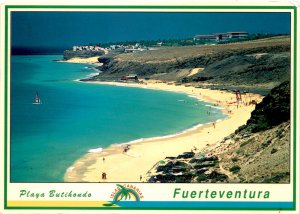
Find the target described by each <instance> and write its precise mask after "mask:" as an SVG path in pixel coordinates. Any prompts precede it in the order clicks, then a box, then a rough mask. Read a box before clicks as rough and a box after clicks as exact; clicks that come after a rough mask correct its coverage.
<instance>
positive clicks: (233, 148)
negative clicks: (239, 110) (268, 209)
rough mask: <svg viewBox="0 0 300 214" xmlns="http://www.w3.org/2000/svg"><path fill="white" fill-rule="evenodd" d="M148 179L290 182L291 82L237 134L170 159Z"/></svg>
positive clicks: (268, 99) (273, 93)
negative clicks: (204, 147)
mask: <svg viewBox="0 0 300 214" xmlns="http://www.w3.org/2000/svg"><path fill="white" fill-rule="evenodd" d="M174 172H175V173H174ZM148 181H149V182H157V181H159V182H242V183H252V182H254V183H288V182H289V181H290V83H289V82H288V81H287V82H284V83H282V84H280V85H279V86H277V87H275V88H274V89H272V90H271V93H270V94H269V95H267V96H266V97H265V98H264V99H263V101H262V102H261V103H260V104H258V105H257V106H256V108H255V110H254V111H253V112H252V114H251V118H250V119H249V120H248V121H247V124H246V125H244V126H241V127H240V128H239V129H237V130H236V132H235V133H233V134H231V135H230V136H228V137H226V138H225V139H223V140H222V141H221V142H218V143H217V144H216V145H213V146H209V147H207V148H206V149H204V150H203V151H201V152H199V153H197V154H195V153H188V154H183V155H179V156H177V157H176V158H173V159H172V160H169V159H168V158H166V160H165V163H163V164H161V163H158V165H157V167H156V168H154V169H152V170H151V172H150V174H149V178H148Z"/></svg>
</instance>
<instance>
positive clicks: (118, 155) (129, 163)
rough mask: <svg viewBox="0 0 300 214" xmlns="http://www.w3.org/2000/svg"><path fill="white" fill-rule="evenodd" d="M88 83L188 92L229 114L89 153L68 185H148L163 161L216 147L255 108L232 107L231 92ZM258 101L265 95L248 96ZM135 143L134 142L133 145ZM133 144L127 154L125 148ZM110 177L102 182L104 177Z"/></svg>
mask: <svg viewBox="0 0 300 214" xmlns="http://www.w3.org/2000/svg"><path fill="white" fill-rule="evenodd" d="M83 83H86V84H105V85H114V86H122V87H138V88H145V89H152V90H163V91H171V92H177V93H185V94H187V95H188V96H191V97H194V98H196V99H199V100H202V101H205V102H209V103H212V104H213V105H212V107H217V108H221V109H222V111H223V112H224V113H225V114H227V117H226V118H225V119H223V120H218V121H216V122H214V123H209V124H198V125H196V126H194V127H192V128H189V129H186V130H183V131H181V132H179V133H174V134H171V135H168V136H158V137H153V138H149V139H137V140H135V141H131V142H128V143H123V144H116V145H111V146H109V147H108V148H105V149H103V150H102V149H100V148H98V150H97V149H96V150H94V152H90V153H87V154H85V155H84V156H83V157H81V158H80V159H78V160H76V161H75V162H74V164H73V165H72V166H71V167H69V168H68V169H67V171H66V173H65V176H64V181H65V182H144V181H145V178H146V177H147V172H148V171H149V170H150V169H151V168H152V167H153V166H154V165H155V164H156V163H157V162H159V161H160V160H163V159H164V158H165V157H168V156H177V155H179V154H181V153H183V152H188V151H191V150H192V149H193V148H197V150H196V151H195V152H200V151H201V150H203V149H205V148H207V147H208V146H212V145H215V144H217V143H218V142H219V141H221V140H222V139H223V138H224V137H226V136H228V135H230V134H231V133H233V132H234V131H235V130H236V129H237V128H238V127H239V126H241V125H243V124H245V123H246V121H247V120H248V119H249V118H250V116H251V112H252V111H253V110H254V108H255V106H254V105H244V104H241V105H238V106H237V105H236V104H228V103H232V102H233V101H234V100H235V97H236V95H235V94H234V93H231V92H227V91H220V90H210V89H203V88H195V87H185V86H183V85H179V86H177V85H174V84H170V83H169V84H168V83H163V82H160V81H157V80H149V81H144V82H143V83H142V84H141V83H135V82H131V83H123V82H98V81H83ZM250 97H251V100H256V101H257V102H260V101H261V100H262V98H263V97H262V96H261V95H258V94H251V96H249V100H248V97H246V96H245V97H244V101H245V102H250ZM132 142H134V143H132ZM125 144H131V146H130V149H129V150H128V151H127V152H124V145H125ZM102 173H105V174H106V179H102V177H101V174H102Z"/></svg>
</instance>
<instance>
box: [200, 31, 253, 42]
mask: <svg viewBox="0 0 300 214" xmlns="http://www.w3.org/2000/svg"><path fill="white" fill-rule="evenodd" d="M248 36H249V34H248V33H247V32H226V33H215V34H204V35H196V36H194V41H199V40H208V41H214V42H220V41H227V40H229V39H244V38H247V37H248Z"/></svg>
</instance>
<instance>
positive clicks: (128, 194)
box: [114, 184, 140, 202]
mask: <svg viewBox="0 0 300 214" xmlns="http://www.w3.org/2000/svg"><path fill="white" fill-rule="evenodd" d="M117 186H118V187H119V188H120V190H119V191H118V192H117V193H116V195H115V197H114V201H115V202H118V201H122V200H124V201H126V200H131V199H132V200H134V201H140V196H139V194H138V193H137V192H136V191H135V190H133V189H131V188H126V187H124V186H122V185H120V184H117Z"/></svg>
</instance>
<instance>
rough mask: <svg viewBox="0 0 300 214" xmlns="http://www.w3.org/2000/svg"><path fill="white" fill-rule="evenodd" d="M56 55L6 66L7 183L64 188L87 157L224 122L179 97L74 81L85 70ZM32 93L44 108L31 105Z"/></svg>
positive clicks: (199, 103)
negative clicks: (8, 71)
mask: <svg viewBox="0 0 300 214" xmlns="http://www.w3.org/2000/svg"><path fill="white" fill-rule="evenodd" d="M61 58H62V56H60V55H56V56H54V55H38V56H37V55H32V56H13V57H12V58H11V88H10V90H11V105H10V110H11V126H10V148H11V151H10V155H11V159H10V164H11V165H10V179H11V182H63V176H64V173H65V172H66V170H67V168H68V167H70V166H71V165H72V164H73V163H74V161H75V160H77V159H79V158H80V157H81V156H83V155H84V154H86V153H87V152H88V150H90V149H95V148H100V147H101V148H105V147H108V146H109V145H111V144H116V143H125V142H129V141H133V140H137V139H140V138H150V137H155V136H164V135H170V134H175V133H177V132H180V131H182V130H184V129H187V128H191V127H193V126H195V125H196V124H199V123H200V124H204V123H208V122H211V121H215V120H217V119H221V118H224V117H225V115H223V113H222V112H221V111H220V110H219V109H214V108H213V109H212V110H211V111H212V112H211V114H210V115H209V116H208V115H207V114H206V112H207V110H208V108H209V107H208V106H207V105H209V103H205V102H202V101H198V100H196V99H194V98H192V97H189V96H187V95H185V94H181V93H172V92H166V91H158V90H147V89H142V88H129V87H117V86H108V85H97V84H89V83H80V82H76V81H74V80H75V79H80V78H84V77H86V76H88V75H89V74H90V73H92V72H95V71H93V70H92V69H90V65H85V64H71V63H61V62H55V61H54V60H55V59H61ZM36 92H38V93H39V97H40V99H41V101H42V104H41V105H33V104H32V103H33V101H34V99H35V94H36Z"/></svg>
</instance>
